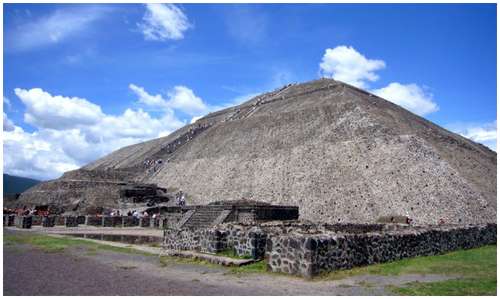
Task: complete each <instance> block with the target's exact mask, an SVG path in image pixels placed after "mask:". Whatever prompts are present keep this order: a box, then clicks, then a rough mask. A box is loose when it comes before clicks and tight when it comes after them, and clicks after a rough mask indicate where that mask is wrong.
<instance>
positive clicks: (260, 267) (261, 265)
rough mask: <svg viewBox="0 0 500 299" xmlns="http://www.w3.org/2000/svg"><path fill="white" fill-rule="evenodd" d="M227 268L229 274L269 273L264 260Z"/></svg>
mask: <svg viewBox="0 0 500 299" xmlns="http://www.w3.org/2000/svg"><path fill="white" fill-rule="evenodd" d="M229 269H230V270H229V273H231V274H247V273H271V272H267V265H266V262H265V261H264V260H262V261H258V262H255V263H251V264H248V265H244V266H240V267H231V268H229Z"/></svg>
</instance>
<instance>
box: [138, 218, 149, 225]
mask: <svg viewBox="0 0 500 299" xmlns="http://www.w3.org/2000/svg"><path fill="white" fill-rule="evenodd" d="M139 226H140V227H150V226H151V218H149V217H143V218H141V219H140V220H139Z"/></svg>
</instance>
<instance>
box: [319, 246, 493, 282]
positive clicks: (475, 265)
mask: <svg viewBox="0 0 500 299" xmlns="http://www.w3.org/2000/svg"><path fill="white" fill-rule="evenodd" d="M496 261H497V260H496V245H488V246H483V247H480V248H475V249H469V250H458V251H454V252H450V253H447V254H443V255H435V256H423V257H415V258H409V259H403V260H400V261H395V262H391V263H384V264H375V265H370V266H365V267H358V268H353V269H349V270H340V271H335V272H325V273H321V274H320V275H319V276H318V277H317V278H316V279H319V280H325V279H326V280H337V279H343V278H346V277H350V276H355V275H365V274H372V275H401V274H411V273H413V274H442V275H455V276H456V275H459V276H477V275H476V274H479V275H481V276H492V275H494V276H495V277H496V264H497V262H496Z"/></svg>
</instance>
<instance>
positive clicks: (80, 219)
mask: <svg viewBox="0 0 500 299" xmlns="http://www.w3.org/2000/svg"><path fill="white" fill-rule="evenodd" d="M85 220H86V219H85V216H76V222H77V223H78V224H85Z"/></svg>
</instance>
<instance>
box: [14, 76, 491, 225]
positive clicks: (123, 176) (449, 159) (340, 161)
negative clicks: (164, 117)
mask: <svg viewBox="0 0 500 299" xmlns="http://www.w3.org/2000/svg"><path fill="white" fill-rule="evenodd" d="M151 161H153V162H156V163H153V164H151ZM148 162H149V163H148ZM96 177H98V178H99V182H100V184H103V185H100V187H99V188H102V191H99V192H95V191H92V190H90V188H89V186H91V185H92V183H91V182H92V181H93V180H96V179H95V178H96ZM75 180H82V183H79V184H80V185H79V186H78V187H77V190H78V191H77V192H75V189H74V188H69V187H70V186H72V184H74V182H75ZM83 181H85V182H89V185H88V186H87V185H86V183H83ZM117 181H121V182H136V183H143V184H157V185H158V186H160V187H163V188H167V189H174V190H177V189H182V190H183V191H185V192H186V193H187V194H188V204H207V203H209V202H213V201H218V200H236V199H241V198H243V197H244V198H247V199H250V200H259V201H266V202H269V203H273V204H285V205H298V206H299V207H300V215H301V218H303V219H309V220H314V221H324V222H374V221H376V219H377V218H378V217H380V216H385V215H408V216H410V217H411V218H413V219H414V220H415V222H416V223H420V224H422V223H437V222H439V220H440V219H443V220H445V221H446V222H451V223H481V222H496V153H495V152H493V151H491V150H489V149H488V148H486V147H485V146H483V145H480V144H478V143H475V142H473V141H471V140H468V139H466V138H463V137H462V136H459V135H457V134H454V133H452V132H449V131H447V130H445V129H443V128H441V127H439V126H437V125H435V124H433V123H431V122H429V121H427V120H425V119H423V118H421V117H419V116H416V115H414V114H413V113H411V112H409V111H407V110H405V109H403V108H401V107H399V106H397V105H395V104H393V103H391V102H389V101H386V100H384V99H381V98H379V97H377V96H374V95H372V94H369V93H367V92H365V91H362V90H360V89H357V88H355V87H352V86H350V85H347V84H344V83H342V82H338V81H335V80H330V79H320V80H315V81H311V82H306V83H302V84H297V85H291V86H285V87H284V88H282V89H279V90H276V91H273V92H270V93H266V94H263V95H260V96H258V97H255V98H253V99H251V100H250V101H248V102H246V103H243V104H241V105H239V106H235V107H231V108H228V109H225V110H222V111H218V112H214V113H211V114H209V115H207V116H205V117H203V118H202V119H200V120H198V121H197V122H196V123H194V124H192V125H188V126H185V127H183V128H181V129H179V130H177V131H176V132H174V133H172V134H170V135H169V136H167V137H163V138H159V139H154V140H151V141H148V142H144V143H141V144H136V145H132V146H128V147H125V148H122V149H120V150H117V151H115V152H113V153H111V154H109V155H107V156H105V157H103V158H101V159H99V160H97V161H95V162H93V163H90V164H89V165H87V166H85V167H83V168H82V169H81V170H78V171H73V172H70V173H67V174H65V175H64V176H63V177H62V178H61V179H59V180H55V181H51V182H48V183H44V184H41V185H39V186H37V187H35V188H32V189H30V190H28V192H26V193H24V194H23V195H22V196H21V199H22V200H23V201H25V202H39V203H40V202H42V201H45V202H47V201H49V202H50V201H52V202H57V203H58V204H65V205H68V206H69V205H70V204H71V205H77V204H80V205H81V206H82V207H83V206H91V205H96V204H98V205H109V206H112V205H115V206H116V205H119V204H120V198H119V196H118V194H117V192H118V191H117V190H118V189H119V188H117V187H116V186H115V185H112V184H113V183H116V182H117ZM106 182H109V184H108V185H109V187H107V186H106ZM82 184H83V185H82ZM113 186H115V187H113ZM99 194H106V197H107V198H108V199H105V197H104V196H102V195H99Z"/></svg>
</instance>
